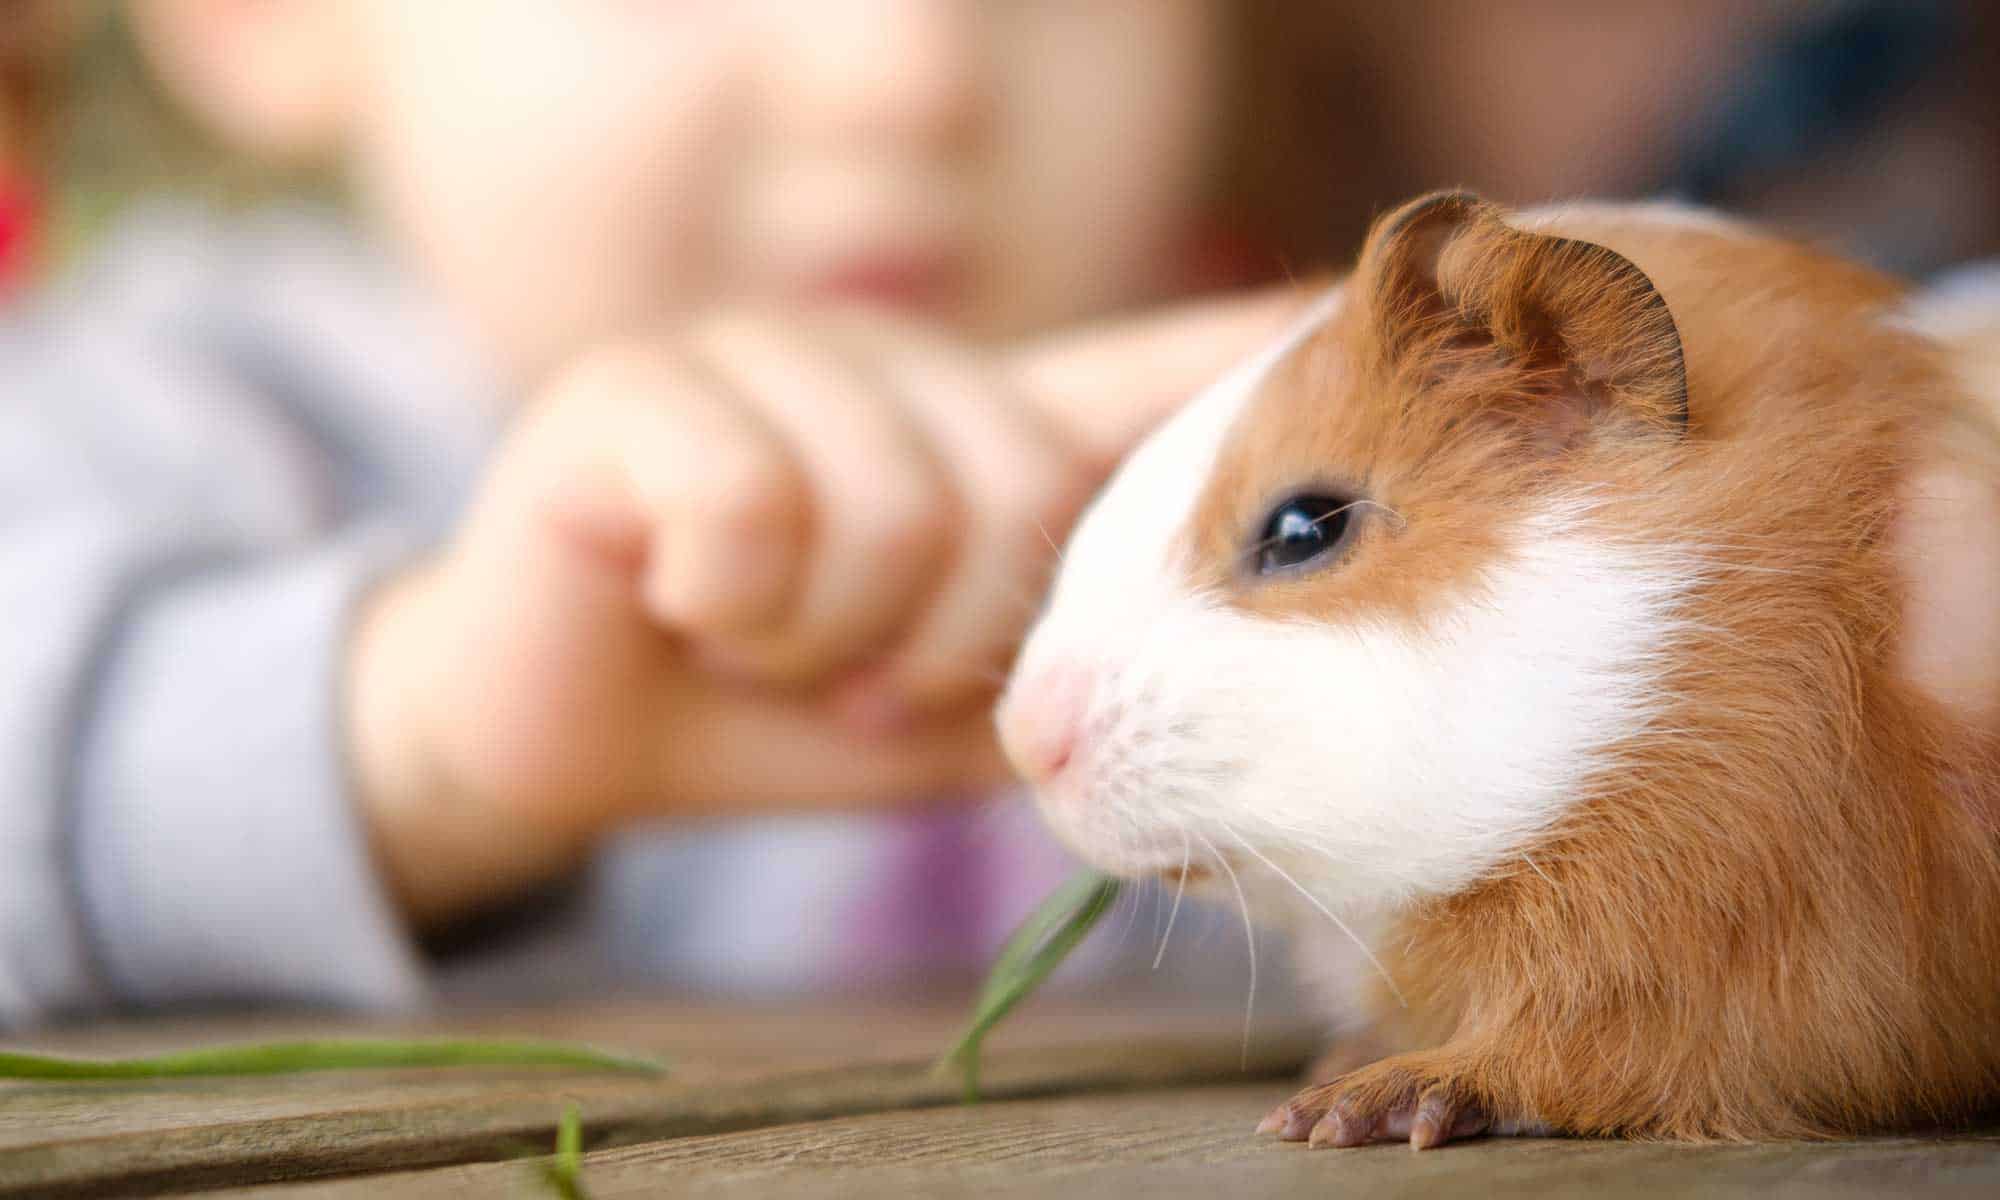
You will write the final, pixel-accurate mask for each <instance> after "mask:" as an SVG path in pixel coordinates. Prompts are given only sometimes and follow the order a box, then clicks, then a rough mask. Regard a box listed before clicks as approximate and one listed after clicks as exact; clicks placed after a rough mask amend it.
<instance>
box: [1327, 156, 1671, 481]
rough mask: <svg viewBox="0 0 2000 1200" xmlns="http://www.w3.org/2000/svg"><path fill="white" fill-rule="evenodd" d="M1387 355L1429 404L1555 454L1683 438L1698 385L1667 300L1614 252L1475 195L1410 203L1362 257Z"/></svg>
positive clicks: (1380, 340)
mask: <svg viewBox="0 0 2000 1200" xmlns="http://www.w3.org/2000/svg"><path fill="white" fill-rule="evenodd" d="M1362 273H1363V277H1364V278H1367V279H1369V280H1370V281H1371V286H1370V297H1369V298H1370V303H1371V307H1372V317H1373V325H1374V328H1373V332H1374V334H1375V336H1376V343H1377V345H1378V347H1379V348H1380V349H1381V350H1382V351H1383V352H1384V353H1385V354H1386V355H1387V357H1388V359H1389V360H1390V362H1391V364H1392V366H1393V367H1394V368H1395V370H1396V371H1397V373H1398V374H1399V375H1400V376H1402V377H1403V379H1404V380H1405V382H1406V383H1407V384H1408V386H1410V387H1411V388H1412V389H1413V390H1415V391H1416V392H1418V393H1420V398H1416V397H1413V402H1419V403H1426V404H1438V403H1441V404H1446V405H1450V406H1453V409H1454V415H1455V416H1463V415H1467V414H1466V413H1465V412H1464V411H1462V410H1464V409H1467V408H1470V409H1473V410H1476V411H1477V412H1478V413H1479V414H1480V415H1482V416H1486V417H1489V418H1494V419H1498V420H1502V421H1504V422H1505V423H1507V424H1508V425H1509V426H1511V427H1513V428H1515V429H1516V430H1519V431H1521V432H1524V433H1525V434H1527V435H1528V438H1529V441H1530V444H1532V445H1534V446H1537V447H1540V448H1543V449H1549V450H1555V449H1562V448H1564V447H1567V446H1569V445H1572V444H1574V443H1575V442H1576V441H1578V440H1579V439H1580V438H1581V437H1583V436H1584V435H1585V434H1589V433H1593V432H1598V433H1608V434H1612V435H1626V436H1642V437H1644V436H1656V437H1679V436H1681V435H1683V434H1684V433H1685V432H1686V430H1687V423H1688V407H1687V373H1686V369H1685V367H1684V365H1683V362H1682V357H1681V341H1680V334H1679V331H1678V330H1677V329H1676V328H1675V325H1674V319H1673V315H1672V314H1671V313H1670V312H1669V311H1668V310H1667V304H1666V300H1665V299H1664V298H1663V297H1662V296H1661V295H1660V293H1659V290H1658V289H1657V288H1655V287H1654V286H1653V282H1652V280H1651V279H1649V278H1647V276H1646V274H1645V272H1643V271H1641V270H1640V269H1639V268H1638V267H1637V266H1635V265H1634V264H1633V263H1632V262H1631V261H1630V260H1629V259H1627V258H1625V257H1624V256H1623V255H1621V254H1618V253H1617V252H1615V251H1613V250H1610V249H1608V248H1606V247H1604V246H1599V245H1595V244H1593V243H1590V242H1582V241H1577V240H1574V239H1571V238H1561V237H1551V236H1547V235H1543V234H1536V233H1529V232H1525V231H1522V230H1518V229H1514V228H1512V227H1511V226H1509V225H1508V224H1507V223H1506V222H1505V221H1504V220H1502V219H1501V215H1500V212H1499V210H1498V209H1497V208H1495V207H1494V206H1493V205H1491V204H1488V203H1486V202H1485V201H1483V200H1480V199H1479V198H1478V197H1476V196H1472V195H1469V194H1467V193H1464V192H1442V193H1437V194H1434V195H1431V196H1426V197H1423V198H1422V199H1419V200H1416V201H1412V202H1411V203H1410V204H1408V205H1405V206H1404V207H1403V208H1402V209H1400V210H1398V211H1397V212H1395V213H1392V214H1391V215H1390V216H1389V217H1388V218H1386V219H1385V220H1384V221H1383V222H1382V224H1381V226H1380V227H1378V229H1377V230H1376V232H1375V234H1374V235H1373V236H1372V237H1371V238H1370V240H1369V246H1368V249H1367V250H1366V251H1364V253H1363V257H1362Z"/></svg>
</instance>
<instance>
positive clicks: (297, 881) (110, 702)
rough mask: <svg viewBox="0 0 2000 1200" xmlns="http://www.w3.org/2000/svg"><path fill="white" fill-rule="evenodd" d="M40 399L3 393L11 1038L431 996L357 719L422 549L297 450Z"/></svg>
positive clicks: (0, 855) (0, 443)
mask: <svg viewBox="0 0 2000 1200" xmlns="http://www.w3.org/2000/svg"><path fill="white" fill-rule="evenodd" d="M17 378H18V377H17ZM35 399H36V401H37V402H39V403H42V404H44V405H45V406H46V407H45V409H44V410H41V411H36V410H30V409H28V408H27V407H25V405H23V404H22V402H21V399H20V398H19V397H12V396H10V397H5V398H4V399H0V613H4V614H5V621H4V624H0V1027H4V1026H8V1025H18V1024H23V1023H27V1022H32V1021H35V1020H37V1019H40V1018H43V1017H46V1016H49V1015H51V1014H56V1013H65V1012H75V1011H79V1010H90V1009H100V1008H105V1007H116V1006H124V1005H148V1006H151V1005H163V1004H171V1003H176V1002H188V1001H197V1000H217V999H228V1000H233V1001H245V1000H248V1001H270V1000H286V1001H310V1002H318V1003H332V1004H344V1005H364V1006H400V1005H405V1004H409V1003H412V1002H415V1001H417V1000H419V999H420V998H422V996H423V995H424V988H425V983H424V979H423V975H422V972H421V971H420V969H419V966H418V959H417V956H416V954H415V952H414V951H413V949H412V947H411V944H410V942H409V940H408V938H407V936H406V935H405V933H404V931H403V930H402V929H401V928H400V927H399V926H398V923H397V921H396V920H395V917H394V914H393V912H392V909H391V906H390V904H389V902H388V900H387V898H386V896H385V895H384V894H383V890H382V887H381V884H380V883H379V881H378V880H377V878H376V875H375V873H374V871H373V868H372V864H371V860H370V853H369V847H368V846H367V844H366V839H365V836H364V833H363V831H362V830H361V829H360V828H359V827H358V823H357V821H356V817H355V814H354V812H353V811H352V808H351V805H350V801H349V797H348V794H347V789H346V787H345V780H344V773H343V762H342V755H341V749H340V747H341V737H340V730H339V728H338V712H339V704H338V688H339V683H340V663H341V659H342V655H341V651H340V647H341V644H342V642H343V640H344V635H345V627H346V623H347V620H348V616H349V612H350V609H351V606H352V604H353V602H354V600H355V599H356V597H357V595H358V594H359V593H360V592H361V591H362V590H363V589H364V588H365V587H366V586H367V585H368V584H369V583H370V582H371V581H373V580H374V579H375V578H377V577H379V575H380V574H381V573H382V572H384V571H385V570H387V569H389V568H390V567H391V566H393V565H394V564H395V563H396V562H398V561H399V560H400V559H401V558H402V557H403V556H405V555H406V554H408V553H409V552H410V550H411V548H412V547H411V542H412V540H413V539H412V538H411V537H410V536H409V535H408V534H406V533H404V532H401V531H398V530H397V529H395V528H393V527H391V526H387V525H382V524H379V523H373V522H353V523H342V522H338V521H331V522H317V521H316V520H315V519H314V518H313V516H312V504H311V502H310V497H311V491H312V487H313V480H312V478H311V472H310V471H309V470H302V469H301V468H300V465H301V464H310V463H311V461H312V459H311V455H309V454H302V453H299V452H298V450H297V447H291V448H288V449H285V450H284V452H282V453H279V452H276V451H274V452H272V453H269V454H251V455H249V456H248V457H245V456H244V455H243V454H242V448H241V447H240V446H238V447H233V448H232V447H222V448H218V447H217V446H216V445H213V444H210V443H209V442H208V441H207V440H206V439H205V438H204V437H203V430H204V428H205V427H206V425H205V423H204V421H203V420H200V419H196V420H191V421H188V422H186V423H181V424H176V423H175V421H174V420H171V419H169V420H160V419H158V418H159V416H160V414H159V413H158V412H155V413H154V414H153V416H154V419H153V420H152V421H151V422H150V423H149V421H148V419H147V418H146V415H145V414H144V412H143V411H141V412H138V413H135V414H134V415H132V417H131V422H132V424H131V425H130V426H129V427H125V426H120V425H118V424H117V423H116V422H115V421H107V420H95V421H93V420H92V419H90V418H88V417H87V416H85V415H82V414H80V413H79V412H78V411H77V410H76V409H74V408H72V407H66V406H63V405H62V404H61V403H60V401H61V400H62V399H63V397H62V396H60V395H55V396H51V395H48V394H46V393H43V394H41V395H39V396H37V397H36V398H35ZM197 399H198V400H200V402H201V403H206V402H207V399H206V398H205V397H198V398H197ZM218 403H222V402H221V401H218ZM199 408H200V404H199V403H198V404H197V405H195V406H194V407H193V408H190V409H188V410H187V411H190V412H195V413H197V415H199ZM167 411H172V410H171V408H169V409H168V410H167ZM213 415H214V414H212V413H211V414H210V416H211V418H212V417H213ZM238 416H240V414H231V415H230V417H229V419H228V420H225V421H222V422H220V423H218V424H217V427H226V428H237V427H239V426H240V425H241V421H240V420H237V419H236V418H237V417H238ZM210 423H214V422H212V421H211V422H210ZM271 445H272V446H274V447H275V446H279V445H281V443H280V442H279V441H276V440H274V441H272V443H271ZM176 460H179V461H176ZM190 464H205V471H206V474H204V472H203V470H202V469H199V468H198V469H196V470H195V471H194V472H193V473H190V471H189V469H188V468H189V466H190ZM216 481H226V482H224V483H222V484H221V485H220V486H214V485H213V484H215V482H216Z"/></svg>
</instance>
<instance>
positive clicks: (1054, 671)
mask: <svg viewBox="0 0 2000 1200" xmlns="http://www.w3.org/2000/svg"><path fill="white" fill-rule="evenodd" d="M1096 686H1097V680H1096V678H1095V676H1094V675H1093V674H1092V673H1091V671H1090V669H1089V668H1088V667H1085V666H1083V665H1082V664H1080V663H1074V662H1059V663H1055V664H1053V665H1051V666H1048V667H1044V668H1040V669H1038V670H1036V671H1035V672H1034V673H1032V674H1030V675H1028V676H1026V677H1024V678H1023V679H1021V680H1020V681H1018V682H1017V683H1016V684H1015V685H1014V686H1013V687H1011V688H1009V689H1008V690H1007V695H1006V698H1005V699H1004V700H1003V701H1002V702H1001V705H1000V744H1001V746H1002V748H1003V749H1005V750H1006V752H1007V757H1008V759H1009V761H1011V762H1012V763H1013V764H1014V769H1015V770H1017V771H1019V772H1020V773H1021V774H1022V775H1023V776H1025V777H1026V778H1027V779H1028V781H1029V782H1030V783H1038V784H1039V783H1047V782H1048V781H1049V780H1051V779H1053V778H1055V777H1056V775H1057V774H1059V773H1060V772H1061V771H1062V769H1063V768H1064V767H1065V766H1067V765H1068V764H1069V762H1070V760H1071V759H1072V758H1074V757H1075V756H1076V752H1077V742H1078V739H1079V738H1080V737H1081V736H1082V734H1083V718H1084V714H1085V713H1086V712H1088V711H1089V709H1090V698H1091V692H1092V690H1093V689H1094V688H1095V687H1096Z"/></svg>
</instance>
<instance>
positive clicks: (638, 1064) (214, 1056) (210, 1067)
mask: <svg viewBox="0 0 2000 1200" xmlns="http://www.w3.org/2000/svg"><path fill="white" fill-rule="evenodd" d="M406 1067H424V1068H430V1067H568V1068H571V1069H574V1070H582V1071H635V1072H645V1073H647V1074H659V1073H660V1072H662V1071H664V1070H665V1068H664V1067H662V1066H661V1065H660V1064H658V1063H656V1062H650V1061H648V1060H646V1059H640V1058H626V1057H622V1056H619V1055H614V1054H607V1053H605V1052H604V1051H602V1050H596V1049H593V1048H591V1047H589V1046H578V1045H574V1044H570V1043H566V1042H543V1041H524V1040H511V1039H494V1038H476V1039H446V1038H426V1039H417V1040H395V1039H383V1038H327V1039H319V1040H312V1041H297V1042H259V1043H253V1044H249V1045H237V1046H212V1047H208V1048H205V1049H201V1050H188V1051H183V1052H181V1053H178V1054H160V1055H155V1056H152V1057H149V1058H116V1059H101V1058H100V1059H93V1058H65V1057H61V1056H57V1055H53V1054H17V1053H10V1052H6V1051H0V1079H53V1080H78V1079H174V1078H186V1077H191V1076H202V1075H289V1074H294V1073H297V1072H303V1071H357V1070H391V1069H400V1068H406Z"/></svg>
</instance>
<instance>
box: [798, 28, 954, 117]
mask: <svg viewBox="0 0 2000 1200" xmlns="http://www.w3.org/2000/svg"><path fill="white" fill-rule="evenodd" d="M833 8H834V9H835V10H837V11H838V12H839V13H840V18H839V20H838V21H835V22H827V21H818V22H812V23H811V24H813V25H814V26H815V29H816V33H817V36H813V37H798V38H794V39H793V42H794V50H793V53H794V54H795V55H796V56H797V62H796V68H795V69H796V70H798V72H799V74H800V80H799V82H800V83H802V84H803V86H802V87H800V88H799V89H798V99H799V100H800V102H801V103H802V105H803V107H804V110H805V111H807V112H810V113H811V114H812V119H813V120H814V121H816V122H819V123H822V124H824V125H826V126H828V127H829V128H831V127H833V126H836V125H837V126H840V127H841V128H840V132H843V133H847V134H850V135H852V134H855V133H859V134H861V135H863V136H870V135H873V136H896V137H906V138H911V139H913V140H922V141H938V142H951V141H956V140H958V139H959V138H961V137H963V136H964V135H965V134H966V133H967V132H968V131H969V130H970V129H971V128H972V127H973V126H974V125H975V124H976V123H977V118H978V116H979V113H980V109H981V107H982V102H983V96H984V93H983V90H982V88H981V86H980V80H981V78H982V76H983V73H984V72H983V69H982V67H981V64H980V62H979V61H978V58H979V54H980V46H979V30H978V28H977V25H978V20H979V13H978V3H977V2H976V0H974V2H970V3H969V2H968V0H849V2H848V3H846V4H843V5H837V6H833Z"/></svg>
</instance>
